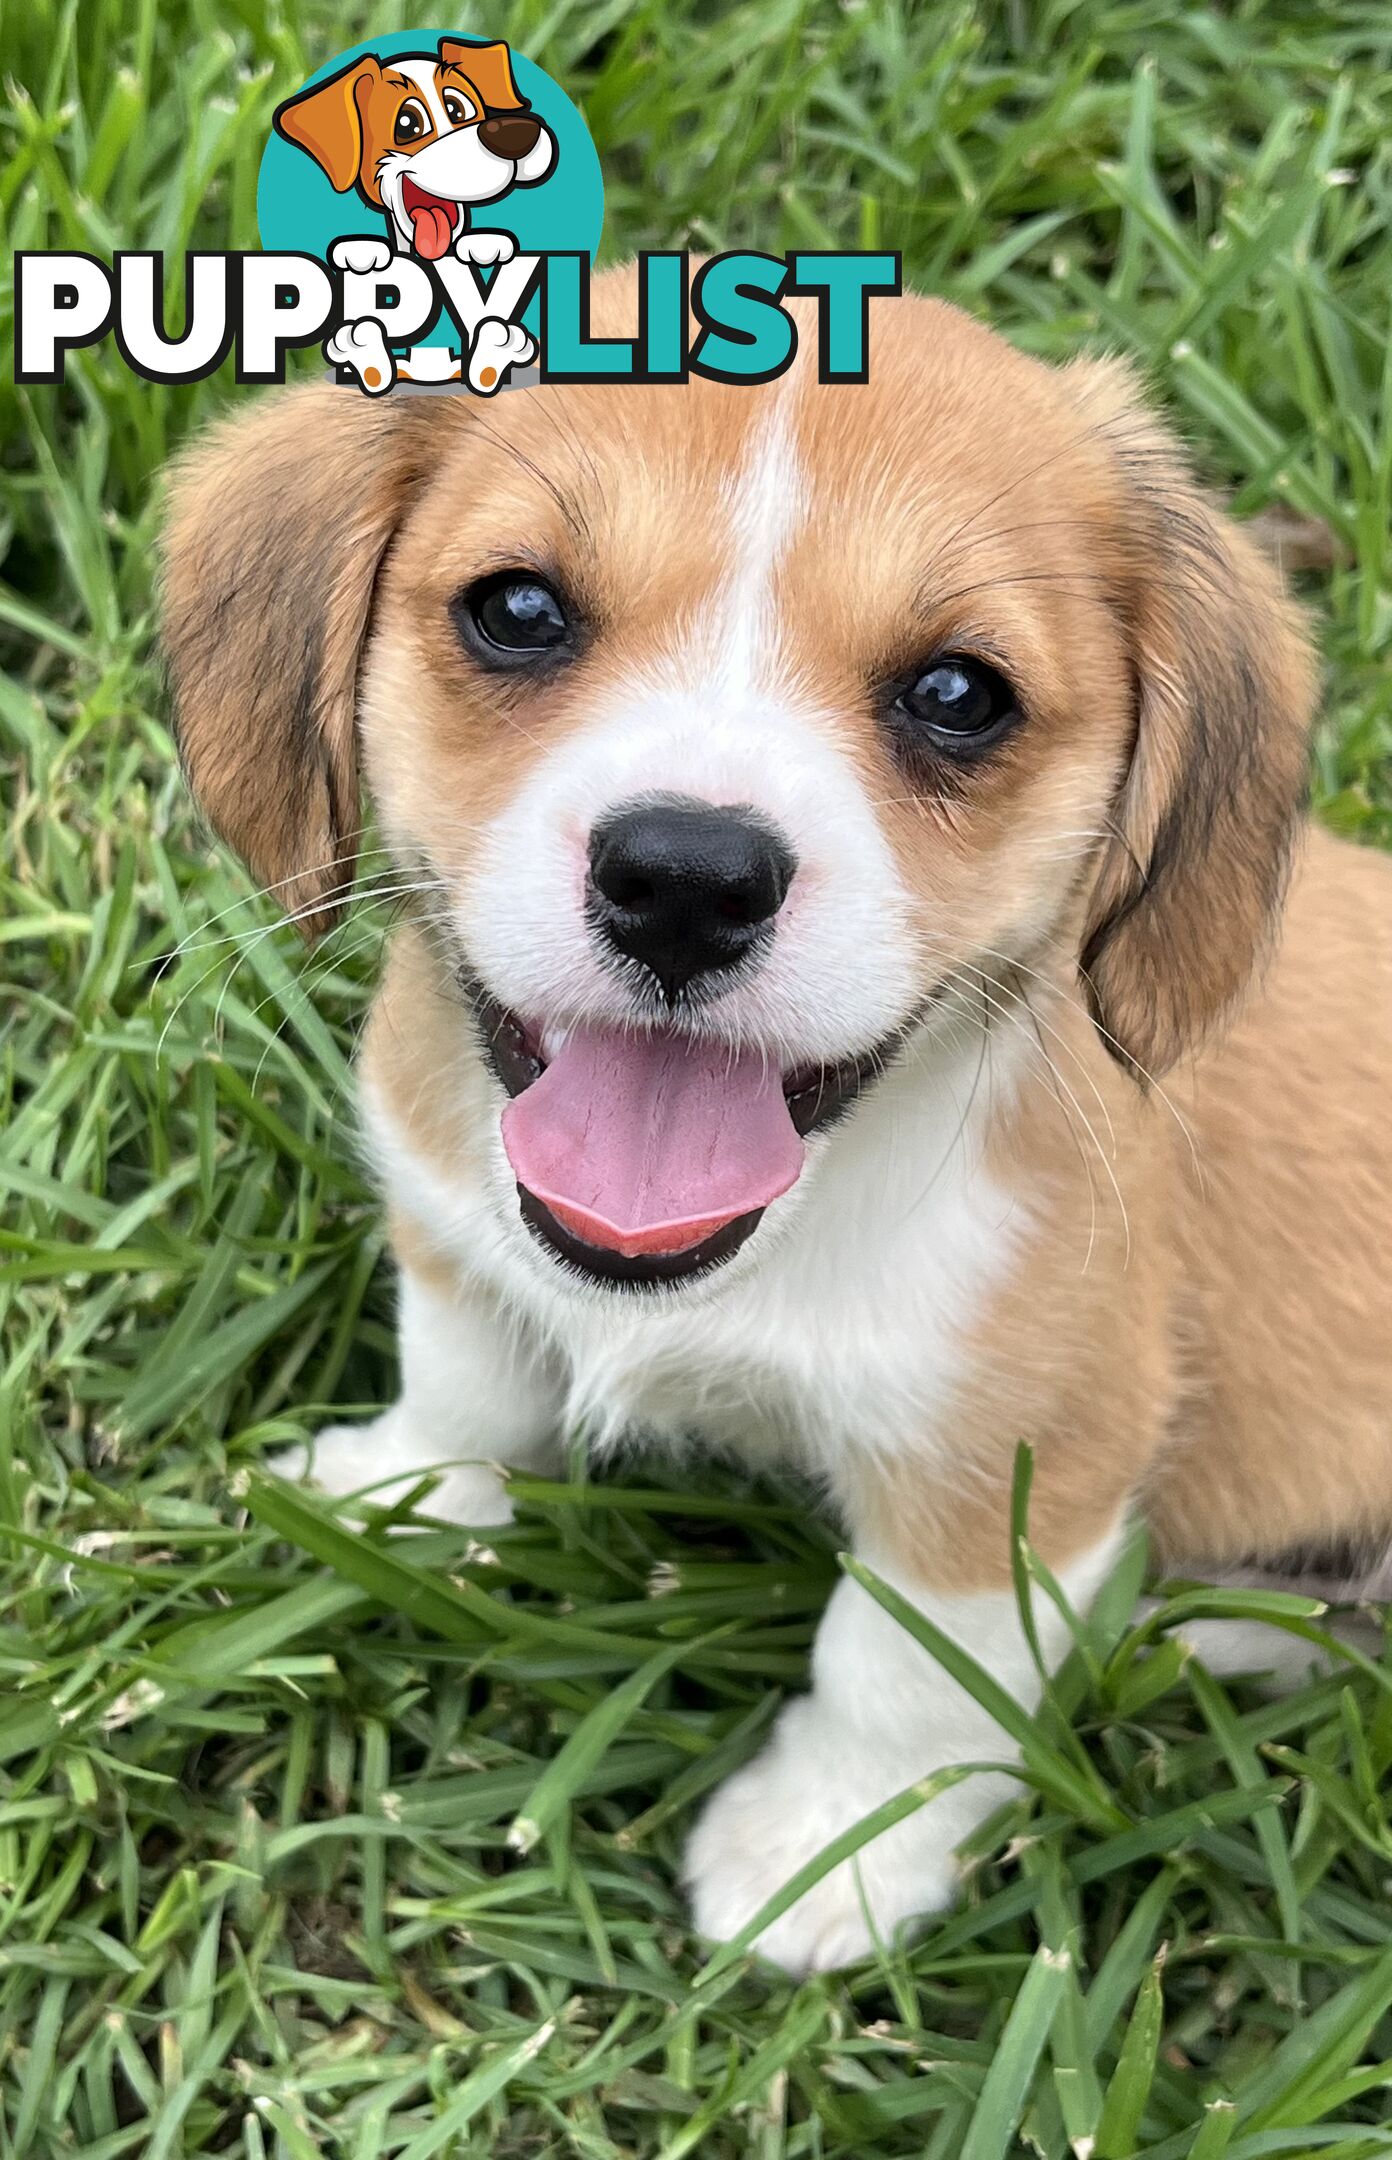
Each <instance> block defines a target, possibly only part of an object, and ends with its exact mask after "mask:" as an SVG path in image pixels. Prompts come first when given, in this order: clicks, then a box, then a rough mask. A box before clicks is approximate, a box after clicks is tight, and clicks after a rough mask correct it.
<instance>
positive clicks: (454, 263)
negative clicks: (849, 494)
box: [15, 30, 899, 398]
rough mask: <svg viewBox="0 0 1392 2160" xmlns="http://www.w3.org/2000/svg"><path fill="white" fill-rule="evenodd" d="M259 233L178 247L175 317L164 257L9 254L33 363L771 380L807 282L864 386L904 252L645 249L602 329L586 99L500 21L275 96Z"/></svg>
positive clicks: (24, 375) (325, 72)
mask: <svg viewBox="0 0 1392 2160" xmlns="http://www.w3.org/2000/svg"><path fill="white" fill-rule="evenodd" d="M256 209H257V223H258V227H259V230H260V236H261V242H262V252H260V253H256V252H231V251H229V252H221V253H214V252H206V253H193V254H189V255H187V256H186V257H185V258H184V265H183V269H184V311H183V329H182V331H181V332H180V333H179V334H178V335H177V336H173V337H171V336H170V335H169V332H168V329H167V325H166V320H165V311H164V286H165V266H164V260H163V257H162V256H161V255H159V254H157V253H154V252H148V251H143V250H125V251H118V252H117V254H116V255H115V257H114V258H113V260H112V262H111V264H110V265H108V264H106V263H104V262H102V261H101V260H100V259H99V258H97V257H96V256H92V255H86V254H78V253H57V252H44V251H37V250H30V251H26V252H24V253H21V254H19V255H17V256H16V258H15V269H16V301H15V374H16V379H17V380H19V381H21V382H61V381H62V379H63V371H64V363H65V361H66V357H67V355H68V353H69V352H71V351H73V350H75V349H77V348H79V347H81V346H84V345H90V344H93V343H95V342H96V340H97V339H99V338H101V337H105V336H107V335H108V334H110V335H112V336H114V338H115V341H116V344H117V347H118V349H119V351H120V353H121V355H122V358H123V359H124V360H125V362H126V365H127V366H128V367H130V368H131V369H132V370H133V371H134V372H135V373H136V374H138V375H141V376H143V377H144V378H145V379H146V380H149V381H154V382H192V381H197V380H199V379H201V378H202V377H203V376H206V375H209V374H211V373H212V372H213V371H214V369H216V368H218V367H220V366H221V365H222V364H223V362H224V361H225V360H226V359H228V357H229V356H231V357H232V358H233V359H234V364H235V371H236V376H237V380H238V381H239V382H249V383H265V382H281V381H283V380H284V377H285V366H286V358H287V355H288V354H289V353H290V352H292V351H294V350H297V349H303V348H305V347H310V346H314V345H319V346H320V347H321V348H322V351H323V355H324V358H325V361H326V362H327V364H328V365H329V366H330V367H331V368H332V369H333V370H334V372H335V374H336V376H337V378H338V379H339V380H340V381H341V382H343V383H345V384H351V385H356V387H357V389H358V390H359V391H361V392H362V393H363V394H364V395H365V396H367V397H370V398H376V397H383V396H386V395H387V394H388V393H389V392H391V391H394V390H396V389H397V388H398V386H401V385H406V386H410V387H412V388H417V389H419V388H431V389H452V390H456V391H463V392H466V393H470V394H472V395H474V396H477V397H492V396H494V395H495V394H496V393H497V392H498V391H499V390H500V389H502V388H504V387H505V386H506V385H507V384H508V383H509V382H517V381H535V380H538V379H539V380H541V381H544V382H613V383H623V382H633V383H658V382H685V381H686V380H688V378H689V377H690V376H691V375H693V374H695V375H705V376H709V377H711V378H713V379H714V380H716V381H719V382H729V383H756V382H768V381H770V380H771V379H772V378H773V377H775V376H777V375H779V374H781V373H782V372H783V370H784V369H785V368H787V367H788V366H789V365H790V364H791V362H792V359H793V356H794V354H795V352H796V350H797V325H796V323H795V322H794V320H793V317H792V315H791V314H790V313H789V312H788V310H787V308H786V306H785V304H784V303H785V302H786V301H787V300H788V299H789V298H791V297H793V296H795V295H803V296H807V297H810V298H812V299H813V300H814V301H815V303H816V312H817V358H818V373H819V375H820V376H821V379H822V380H823V381H831V382H863V381H864V380H865V377H866V371H867V368H868V364H869V354H868V343H869V302H870V298H871V296H872V294H876V293H879V294H893V293H897V292H898V290H899V258H898V256H897V255H892V254H878V253H876V254H857V253H850V252H848V253H836V252H807V253H800V254H795V255H792V256H790V257H788V258H786V259H784V258H780V257H777V256H772V255H764V254H759V253H756V252H751V251H741V252H736V253H731V254H725V255H719V256H716V257H714V258H713V259H712V260H710V261H707V262H704V263H702V264H700V265H699V266H698V267H697V268H696V269H695V271H694V273H693V271H692V268H691V265H690V263H689V261H688V258H687V255H686V254H685V252H683V251H671V252H653V253H649V254H645V255H640V256H639V257H638V261H637V284H638V306H637V311H636V312H637V320H636V322H635V323H634V325H633V330H632V335H630V336H624V337H607V338H596V337H592V336H591V334H590V307H589V285H590V273H591V268H592V264H593V261H594V256H595V251H596V249H597V248H598V245H599V240H600V232H601V228H602V225H603V219H604V189H603V181H602V176H601V173H600V166H599V159H598V156H597V154H596V152H595V148H594V144H593V143H592V141H591V140H590V135H589V131H588V129H587V128H586V126H585V123H584V121H583V120H582V118H581V116H580V114H579V112H578V111H577V109H576V107H575V106H574V104H573V103H572V102H571V100H570V99H569V98H568V97H567V96H566V94H565V92H564V91H563V90H562V89H561V88H560V86H559V85H558V84H556V83H554V82H553V81H552V80H551V78H550V77H549V76H548V75H547V74H545V73H544V72H543V70H542V69H541V68H539V67H537V66H536V65H535V63H534V62H532V61H530V60H529V59H527V57H526V56H525V55H524V54H521V53H518V52H515V51H514V50H513V49H512V48H510V47H509V46H508V45H507V44H505V43H504V42H503V41H502V40H501V39H496V38H494V39H486V38H474V37H469V36H465V35H463V34H462V33H458V32H454V31H449V30H418V31H408V32H405V33H401V34H398V35H394V36H390V37H383V38H378V39H374V40H371V41H369V42H367V43H365V44H362V45H358V46H354V47H352V48H351V49H350V50H348V51H347V52H344V53H340V54H339V55H338V57H337V58H336V59H335V60H333V61H331V62H329V64H328V65H327V66H326V67H324V68H321V69H320V70H319V72H318V73H317V74H315V75H312V76H311V77H310V79H309V81H308V82H306V83H305V84H304V85H303V87H302V88H300V89H298V90H296V91H295V92H294V93H293V94H292V95H290V96H288V97H285V98H283V99H282V100H281V102H280V104H279V105H278V106H277V107H276V109H275V113H274V116H273V125H272V130H271V134H270V137H269V139H268V142H267V145H266V150H265V154H264V156H263V158H262V162H261V171H260V176H259V181H258V187H257V202H256Z"/></svg>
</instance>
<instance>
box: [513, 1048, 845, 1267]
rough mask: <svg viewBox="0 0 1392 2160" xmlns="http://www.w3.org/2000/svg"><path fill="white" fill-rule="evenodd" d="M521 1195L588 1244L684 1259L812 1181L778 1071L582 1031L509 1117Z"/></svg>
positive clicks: (759, 1062)
mask: <svg viewBox="0 0 1392 2160" xmlns="http://www.w3.org/2000/svg"><path fill="white" fill-rule="evenodd" d="M503 1145H504V1147H505V1148H506V1150H507V1157H508V1161H509V1162H510V1163H511V1164H512V1167H513V1170H514V1172H515V1173H516V1176H517V1181H518V1183H519V1185H523V1186H525V1188H526V1189H527V1191H528V1192H529V1193H532V1194H534V1195H535V1197H536V1198H537V1199H538V1200H540V1201H542V1202H543V1203H544V1204H545V1206H546V1207H548V1208H549V1209H550V1211H551V1213H552V1214H553V1215H554V1216H555V1217H556V1219H557V1221H558V1222H560V1223H561V1224H562V1225H563V1226H564V1227H565V1228H566V1229H567V1230H569V1231H571V1232H572V1234H573V1235H574V1236H576V1237H579V1238H583V1239H584V1240H585V1241H586V1243H588V1244H590V1245H600V1246H603V1247H604V1248H605V1249H606V1250H607V1251H609V1252H617V1253H621V1254H623V1255H624V1256H625V1257H626V1258H629V1259H632V1258H636V1257H637V1256H638V1255H639V1254H643V1253H678V1252H685V1251H687V1250H688V1249H689V1248H690V1247H691V1246H693V1245H699V1244H701V1243H702V1241H703V1240H704V1239H706V1238H708V1237H711V1236H713V1235H714V1233H715V1232H716V1231H717V1230H720V1229H722V1228H723V1227H724V1225H725V1224H726V1223H728V1222H733V1221H734V1220H735V1218H736V1217H737V1216H740V1215H748V1214H750V1213H751V1212H752V1211H753V1210H754V1209H756V1208H762V1207H767V1206H768V1203H769V1202H770V1200H776V1199H777V1198H778V1195H779V1194H780V1193H784V1192H786V1191H787V1190H788V1187H789V1186H790V1185H792V1184H793V1183H794V1182H795V1180H796V1178H797V1175H798V1172H799V1171H800V1170H801V1168H802V1156H803V1147H802V1141H801V1140H800V1139H799V1137H798V1135H797V1133H796V1131H795V1130H794V1127H793V1121H792V1119H791V1117H790V1116H789V1115H788V1105H787V1103H786V1101H785V1100H784V1096H783V1084H782V1079H781V1076H780V1074H779V1072H778V1069H777V1067H776V1066H773V1065H770V1064H769V1062H768V1060H767V1059H766V1058H764V1057H763V1056H761V1055H760V1053H759V1052H758V1051H757V1050H750V1051H744V1052H742V1053H741V1054H740V1055H738V1056H736V1055H735V1054H734V1053H733V1052H732V1051H729V1050H726V1049H723V1048H722V1047H721V1046H720V1045H719V1044H717V1043H699V1042H693V1041H691V1040H690V1039H689V1038H688V1037H685V1036H681V1035H675V1034H652V1035H634V1034H626V1033H624V1032H623V1031H622V1030H620V1029H617V1028H577V1029H576V1030H575V1031H574V1032H573V1033H572V1034H571V1035H569V1036H568V1037H567V1039H566V1042H565V1044H564V1046H563V1048H562V1049H561V1050H560V1051H558V1052H557V1054H556V1056H555V1057H554V1058H553V1059H552V1060H551V1063H550V1064H549V1065H548V1066H547V1068H546V1070H545V1072H544V1073H543V1074H542V1075H541V1078H540V1079H539V1080H534V1081H533V1082H532V1085H531V1086H530V1087H529V1088H526V1089H524V1091H523V1092H522V1094H520V1095H518V1096H515V1097H514V1098H513V1100H512V1101H511V1102H510V1103H509V1104H508V1106H507V1108H506V1109H505V1110H504V1112H503Z"/></svg>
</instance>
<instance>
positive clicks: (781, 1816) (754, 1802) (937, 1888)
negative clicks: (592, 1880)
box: [684, 1698, 961, 1977]
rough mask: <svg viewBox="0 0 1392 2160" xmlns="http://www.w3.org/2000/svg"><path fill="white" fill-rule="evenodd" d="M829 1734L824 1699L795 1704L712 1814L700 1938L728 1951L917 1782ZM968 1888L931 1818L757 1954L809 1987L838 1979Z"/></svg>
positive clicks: (697, 1856)
mask: <svg viewBox="0 0 1392 2160" xmlns="http://www.w3.org/2000/svg"><path fill="white" fill-rule="evenodd" d="M823 1724H824V1721H823V1720H822V1719H821V1718H820V1717H819V1715H818V1706H817V1705H816V1703H815V1702H814V1701H813V1700H812V1699H810V1698H808V1699H805V1700H803V1701H800V1702H795V1703H790V1704H789V1706H788V1708H787V1710H785V1711H784V1713H783V1715H782V1717H781V1718H780V1720H779V1723H778V1728H777V1730H776V1732H775V1733H774V1736H773V1739H772V1740H771V1741H770V1743H769V1745H768V1747H767V1748H766V1749H765V1750H764V1752H763V1754H762V1755H759V1756H757V1757H756V1758H755V1760H754V1761H753V1762H752V1763H749V1764H748V1765H746V1767H745V1768H744V1769H743V1770H739V1771H737V1772H736V1773H735V1775H734V1776H733V1777H732V1778H730V1779H729V1780H728V1781H727V1782H726V1783H725V1784H724V1785H722V1786H721V1787H720V1790H719V1791H718V1792H717V1793H716V1795H715V1797H714V1798H713V1799H712V1800H711V1801H710V1802H709V1803H708V1804H707V1807H706V1810H705V1812H704V1814H703V1815H702V1816H701V1819H700V1821H699V1822H698V1823H697V1825H696V1828H695V1830H694V1831H693V1833H692V1836H691V1840H690V1842H689V1844H688V1846H687V1849H686V1861H685V1867H684V1874H685V1877H686V1882H687V1887H688V1889H689V1891H690V1894H691V1910H692V1919H693V1921H694V1923H695V1926H696V1929H697V1932H698V1933H699V1934H701V1935H705V1936H709V1937H710V1938H711V1939H712V1940H713V1941H716V1942H728V1941H729V1940H730V1938H731V1936H733V1935H737V1934H738V1933H739V1931H740V1929H741V1928H743V1927H744V1926H745V1925H746V1923H747V1922H748V1921H750V1920H752V1919H753V1917H754V1915H755V1913H756V1912H758V1910H759V1908H760V1906H761V1905H763V1904H765V1903H766V1902H767V1901H768V1899H769V1898H770V1897H772V1895H773V1894H774V1892H775V1891H776V1890H779V1889H781V1888H782V1887H783V1885H784V1884H785V1883H786V1882H788V1881H789V1880H790V1878H791V1877H792V1876H794V1875H795V1874H796V1873H797V1872H798V1870H799V1869H800V1868H802V1867H805V1866H806V1864H807V1862H808V1861H809V1860H811V1859H813V1858H814V1857H815V1856H816V1854H817V1853H819V1852H820V1851H821V1850H822V1848H823V1846H825V1845H829V1844H830V1843H831V1841H832V1839H833V1838H835V1837H839V1836H840V1834H841V1833H842V1831H844V1830H849V1829H850V1828H851V1827H852V1825H853V1824H855V1823H857V1822H859V1821H860V1819H861V1818H862V1816H865V1815H868V1814H869V1813H870V1811H871V1809H872V1808H874V1807H877V1806H878V1805H879V1804H880V1803H881V1802H882V1801H884V1800H887V1799H889V1798H890V1797H891V1795H892V1794H893V1793H894V1792H896V1791H898V1790H901V1789H902V1787H903V1786H905V1785H907V1784H908V1783H909V1782H910V1781H911V1774H906V1775H896V1774H891V1775H889V1776H888V1777H886V1776H884V1774H883V1767H882V1766H881V1765H876V1764H865V1763H864V1762H863V1761H858V1760H857V1743H856V1740H855V1738H854V1736H852V1735H851V1734H848V1733H845V1732H838V1733H833V1732H831V1731H829V1730H823V1729H822V1727H823ZM862 1745H863V1743H862ZM930 1807H931V1803H930ZM924 1812H928V1811H924ZM960 1830H961V1826H959V1834H960ZM956 1889H957V1876H956V1870H955V1867H954V1865H953V1860H952V1851H951V1846H950V1844H948V1843H946V1842H945V1841H944V1838H943V1834H942V1832H941V1831H940V1830H935V1829H931V1828H930V1827H929V1826H928V1825H927V1824H926V1823H925V1822H924V1819H923V1814H922V1813H920V1814H919V1815H916V1816H911V1817H909V1818H908V1820H907V1821H905V1822H903V1823H899V1824H896V1825H895V1827H894V1828H893V1829H892V1830H889V1831H886V1832H885V1833H884V1835H883V1836H881V1837H879V1838H876V1839H875V1840H874V1841H873V1842H872V1843H871V1844H869V1845H863V1846H862V1847H861V1849H860V1851H859V1852H858V1853H857V1854H856V1855H855V1857H854V1859H853V1860H849V1861H843V1862H842V1864H841V1865H840V1866H839V1867H836V1868H833V1869H832V1870H831V1872H830V1873H829V1874H827V1875H824V1876H823V1877H822V1879H821V1881H820V1882H819V1883H817V1884H815V1885H814V1887H813V1888H812V1889H811V1890H809V1891H808V1892H807V1893H806V1894H805V1895H804V1896H803V1897H801V1898H799V1899H798V1901H797V1903H796V1904H795V1905H791V1906H789V1908H788V1910H787V1911H786V1912H785V1913H784V1914H783V1915H782V1916H781V1918H779V1919H777V1920H775V1921H774V1922H773V1923H772V1925H771V1926H769V1927H767V1928H765V1929H764V1931H763V1933H762V1934H761V1935H759V1936H758V1937H756V1939H755V1942H754V1948H755V1949H756V1950H757V1951H758V1952H759V1953H760V1954H761V1955H762V1956H764V1957H766V1958H770V1959H772V1961H773V1963H774V1964H776V1965H781V1966H782V1967H783V1969H784V1971H785V1972H789V1973H792V1974H794V1975H795V1976H798V1977H801V1976H802V1975H803V1974H805V1973H812V1972H834V1971H836V1970H837V1968H838V1967H840V1966H842V1965H850V1964H853V1963H854V1962H855V1961H856V1960H857V1959H858V1958H863V1957H866V1956H868V1955H869V1954H870V1953H871V1952H872V1951H873V1949H874V1948H875V1943H876V1939H877V1938H878V1939H879V1940H880V1941H882V1942H885V1943H888V1942H889V1941H891V1940H892V1938H893V1935H894V1932H895V1930H896V1928H898V1927H899V1926H900V1924H901V1923H902V1922H904V1921H906V1920H913V1919H921V1918H924V1917H926V1916H927V1915H928V1914H930V1913H934V1912H941V1911H942V1910H943V1908H944V1907H945V1906H948V1905H950V1904H951V1903H952V1901H953V1899H954V1897H955V1895H956Z"/></svg>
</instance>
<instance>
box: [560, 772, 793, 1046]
mask: <svg viewBox="0 0 1392 2160" xmlns="http://www.w3.org/2000/svg"><path fill="white" fill-rule="evenodd" d="M796 867H797V865H796V862H795V861H794V858H793V856H792V854H791V853H790V852H789V849H788V848H787V846H786V845H785V843H784V842H783V841H782V840H780V839H779V837H778V835H777V833H776V832H774V831H773V830H772V829H771V828H770V827H769V826H768V825H766V824H765V823H764V822H763V820H762V819H761V818H759V817H758V816H756V814H755V813H754V812H753V811H752V810H746V809H743V808H736V809H717V808H715V806H714V805H708V804H705V803H651V804H638V805H635V806H634V808H632V809H630V810H620V811H618V812H617V813H616V814H615V815H614V816H613V817H611V818H607V819H606V820H605V821H604V823H603V824H601V825H597V826H596V827H595V830H594V832H593V834H592V835H591V838H590V879H591V886H592V890H591V895H590V907H591V914H592V917H593V920H594V923H595V926H596V928H597V929H598V930H599V932H600V933H601V935H602V936H603V937H604V938H606V939H607V940H608V942H609V944H610V945H612V946H613V947H614V949H615V951H616V952H620V953H623V954H624V955H625V956H626V957H627V958H628V959H630V960H639V961H641V962H642V964H643V966H644V967H646V968H650V969H651V970H652V972H653V974H654V975H655V976H656V978H657V981H658V984H659V986H660V988H661V990H662V994H663V996H664V997H665V998H666V999H667V1001H668V1003H669V1004H671V1003H673V1002H674V1001H675V999H676V998H677V997H678V996H679V995H680V993H681V991H683V990H684V989H685V988H686V986H687V984H688V983H689V982H691V980H692V978H693V977H694V976H697V975H704V974H707V973H709V972H710V971H712V970H714V969H717V968H728V967H733V966H734V965H735V963H736V961H738V960H742V959H743V958H744V956H745V954H746V953H748V952H749V951H750V950H751V948H752V947H753V946H755V945H756V944H757V943H758V942H759V940H760V936H761V934H764V933H765V932H766V925H767V924H768V923H770V922H771V921H772V919H773V917H774V916H775V915H776V914H777V913H778V910H779V909H780V908H781V907H782V905H783V901H784V898H785V897H786V894H787V891H788V886H789V884H790V883H791V881H792V876H793V872H794V870H795V869H796Z"/></svg>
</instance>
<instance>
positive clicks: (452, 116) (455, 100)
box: [440, 90, 474, 127]
mask: <svg viewBox="0 0 1392 2160" xmlns="http://www.w3.org/2000/svg"><path fill="white" fill-rule="evenodd" d="M440 102H441V104H442V105H443V106H444V108H445V118H446V119H447V120H448V121H449V123H450V126H451V127H463V125H464V123H465V121H466V120H472V119H473V117H474V108H473V106H472V105H471V104H470V103H469V101H468V99H467V98H462V97H461V96H460V95H459V92H458V91H457V90H446V92H445V94H444V96H443V98H442V99H441V100H440Z"/></svg>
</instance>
